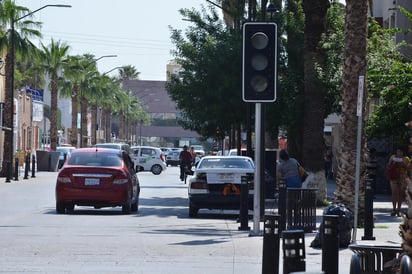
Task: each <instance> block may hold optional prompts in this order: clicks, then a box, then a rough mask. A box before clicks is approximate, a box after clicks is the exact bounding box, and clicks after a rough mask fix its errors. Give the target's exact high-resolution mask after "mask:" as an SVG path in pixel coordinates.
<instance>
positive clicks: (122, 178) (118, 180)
mask: <svg viewBox="0 0 412 274" xmlns="http://www.w3.org/2000/svg"><path fill="white" fill-rule="evenodd" d="M128 182H129V178H128V177H127V175H126V174H120V175H117V176H116V177H115V178H114V179H113V184H115V185H123V184H127V183H128Z"/></svg>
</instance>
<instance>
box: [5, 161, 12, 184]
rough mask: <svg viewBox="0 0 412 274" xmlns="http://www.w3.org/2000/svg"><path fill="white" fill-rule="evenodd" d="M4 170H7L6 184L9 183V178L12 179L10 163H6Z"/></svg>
mask: <svg viewBox="0 0 412 274" xmlns="http://www.w3.org/2000/svg"><path fill="white" fill-rule="evenodd" d="M6 169H7V174H6V183H10V180H11V177H12V174H11V172H12V169H13V167H12V163H11V162H10V161H7V163H6Z"/></svg>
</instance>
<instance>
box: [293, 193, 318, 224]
mask: <svg viewBox="0 0 412 274" xmlns="http://www.w3.org/2000/svg"><path fill="white" fill-rule="evenodd" d="M317 190H318V189H317V188H288V189H287V208H286V216H287V229H288V230H290V229H303V230H304V231H305V232H312V231H314V230H315V229H316V191H317Z"/></svg>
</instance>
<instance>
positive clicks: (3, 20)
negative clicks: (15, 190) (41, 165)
mask: <svg viewBox="0 0 412 274" xmlns="http://www.w3.org/2000/svg"><path fill="white" fill-rule="evenodd" d="M29 12H30V11H29V9H27V8H25V7H22V6H17V5H16V4H15V3H14V1H12V0H4V1H1V2H0V29H1V31H2V32H3V33H2V34H3V35H1V37H0V51H2V52H6V58H5V61H6V65H5V75H6V83H5V90H6V94H5V100H4V101H5V104H4V105H5V107H4V126H5V127H8V128H11V127H12V126H13V125H12V121H11V120H12V116H13V109H12V106H13V105H14V104H13V100H14V90H15V86H14V77H13V76H14V61H15V53H16V54H20V55H21V56H29V55H33V54H34V53H35V52H36V50H37V48H36V46H35V45H34V44H33V43H32V42H31V41H30V40H29V38H31V37H40V36H41V33H40V32H39V31H38V30H37V28H39V27H40V26H41V23H40V22H35V21H32V20H29V18H30V16H27V17H26V18H27V19H25V20H19V18H21V16H22V15H23V14H28V13H29ZM12 41H13V42H12ZM13 135H14V133H13V132H12V131H10V130H6V131H5V136H4V149H3V159H4V161H3V164H2V169H1V176H3V177H4V176H6V175H7V173H8V171H9V169H8V168H7V167H8V166H9V168H12V165H13V163H12V162H11V163H10V160H11V159H10V155H11V156H12V155H13V153H14V146H13V145H12V143H10V140H13V138H14V137H13ZM11 158H13V157H11ZM8 175H10V173H9V174H8Z"/></svg>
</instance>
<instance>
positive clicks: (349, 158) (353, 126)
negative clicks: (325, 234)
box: [334, 0, 368, 215]
mask: <svg viewBox="0 0 412 274" xmlns="http://www.w3.org/2000/svg"><path fill="white" fill-rule="evenodd" d="M367 12H368V7H367V0H346V23H345V37H346V40H345V53H344V54H345V57H344V71H343V73H344V76H343V77H344V79H343V95H342V99H343V104H342V128H341V138H340V140H341V144H340V151H338V152H339V158H338V172H337V177H336V183H337V188H336V191H335V194H334V196H335V200H337V201H339V202H342V203H343V204H345V205H346V206H347V207H348V208H349V209H350V210H352V212H354V202H355V201H354V196H355V195H354V194H355V179H356V178H355V169H356V161H355V159H356V153H357V151H356V143H357V134H356V132H357V128H358V123H357V116H356V106H357V95H358V80H359V76H361V75H365V76H366V69H367V62H366V45H367V44H366V42H367V39H366V38H367V19H368V16H367ZM366 90H367V89H365V92H366ZM366 97H367V95H366V94H365V95H364V98H366ZM364 113H365V112H364ZM362 155H363V154H362ZM363 185H364V180H360V188H359V198H360V199H359V208H358V210H359V211H358V212H359V215H362V214H363V209H364V187H363Z"/></svg>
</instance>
